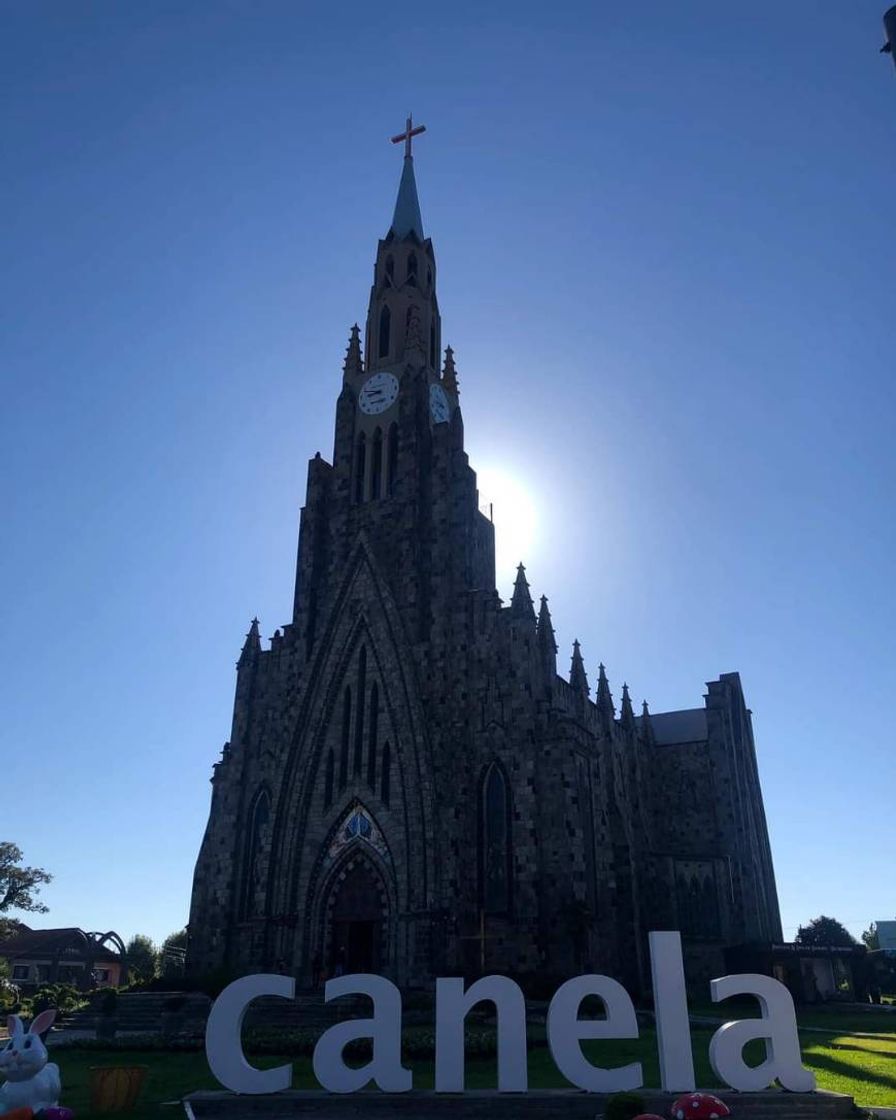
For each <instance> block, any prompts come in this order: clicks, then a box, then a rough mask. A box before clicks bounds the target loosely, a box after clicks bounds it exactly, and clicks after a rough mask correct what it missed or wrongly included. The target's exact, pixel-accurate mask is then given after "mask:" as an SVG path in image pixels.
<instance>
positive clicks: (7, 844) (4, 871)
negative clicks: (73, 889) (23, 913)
mask: <svg viewBox="0 0 896 1120" xmlns="http://www.w3.org/2000/svg"><path fill="white" fill-rule="evenodd" d="M21 863H22V849H21V848H19V847H17V846H16V845H15V844H13V843H12V842H11V841H9V840H0V914H5V913H6V912H7V910H30V911H31V912H32V913H35V914H46V912H47V907H46V906H44V904H43V903H42V902H41V901H40V900H39V899H38V897H37V894H38V891H39V890H40V887H41V884H43V883H49V882H51V880H52V878H53V876H52V875H50V874H48V872H46V871H44V869H43V868H42V867H22V866H21Z"/></svg>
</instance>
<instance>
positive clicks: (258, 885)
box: [242, 790, 271, 918]
mask: <svg viewBox="0 0 896 1120" xmlns="http://www.w3.org/2000/svg"><path fill="white" fill-rule="evenodd" d="M270 816H271V799H270V797H269V796H268V793H267V790H262V791H261V792H260V793H259V794H258V795H257V796H256V798H255V803H254V804H253V806H252V812H251V814H250V817H249V836H248V841H247V844H246V855H245V865H244V867H243V892H242V893H243V899H242V902H243V904H242V911H243V916H244V917H246V918H251V917H252V916H253V915H255V914H259V913H261V910H262V908H263V898H264V883H263V869H262V855H263V851H264V847H265V844H266V842H267V830H268V821H269V820H270Z"/></svg>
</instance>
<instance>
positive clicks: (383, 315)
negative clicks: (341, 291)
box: [364, 117, 442, 381]
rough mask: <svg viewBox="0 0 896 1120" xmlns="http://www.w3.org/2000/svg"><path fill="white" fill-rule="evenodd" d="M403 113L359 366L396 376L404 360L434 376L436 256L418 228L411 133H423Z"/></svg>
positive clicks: (436, 361) (437, 338) (438, 341)
mask: <svg viewBox="0 0 896 1120" xmlns="http://www.w3.org/2000/svg"><path fill="white" fill-rule="evenodd" d="M423 131H424V129H423V125H418V126H416V127H415V126H414V124H413V121H412V120H411V118H410V117H408V121H407V126H406V127H405V130H404V132H401V133H399V134H398V136H393V137H392V142H393V144H398V143H401V142H404V145H405V154H404V166H403V168H402V172H401V182H400V183H399V185H398V197H397V198H396V200H395V212H394V214H393V216H392V225H391V226H390V228H389V232H388V233H387V234H386V236H385V237H384V238H383V239H382V240H381V241H380V243H379V245H378V246H377V254H376V264H375V266H374V272H373V286H372V287H371V291H370V303H369V305H368V309H367V327H366V329H365V332H364V365H365V371H366V373H368V374H373V373H376V372H378V371H379V370H386V371H388V372H389V373H391V374H393V375H397V371H400V369H401V368H402V366H403V364H404V362H405V360H406V359H407V360H408V361H409V362H410V364H412V365H414V366H416V367H417V368H418V369H419V368H421V367H422V368H423V369H425V370H426V372H427V375H428V377H429V378H430V381H432V380H433V379H438V377H439V356H440V354H441V352H442V340H441V332H442V325H441V320H440V318H439V304H438V300H437V299H436V260H435V253H434V252H433V247H432V242H431V241H430V240H429V238H427V237H425V235H424V233H423V220H422V218H421V217H420V201H419V199H418V198H417V183H416V181H415V179H414V160H413V156H412V155H411V138H412V137H413V136H417V135H419V134H420V133H421V132H423Z"/></svg>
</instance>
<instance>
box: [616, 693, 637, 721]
mask: <svg viewBox="0 0 896 1120" xmlns="http://www.w3.org/2000/svg"><path fill="white" fill-rule="evenodd" d="M619 719H620V722H621V723H622V726H623V727H625V728H626V729H627V730H629V731H633V730H634V728H635V710H634V708H633V707H632V698H631V696H629V694H628V685H627V684H623V686H622V707H621V710H620V714H619Z"/></svg>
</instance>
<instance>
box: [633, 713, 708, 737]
mask: <svg viewBox="0 0 896 1120" xmlns="http://www.w3.org/2000/svg"><path fill="white" fill-rule="evenodd" d="M642 718H643V717H641V716H638V718H637V720H636V722H637V723H638V724H640V723H641V719H642ZM650 722H651V724H652V725H653V734H654V738H655V739H656V741H657V743H658V744H659V745H660V746H665V745H668V744H671V743H705V742H706V740H707V738H708V736H709V732H708V731H707V728H706V709H705V708H683V709H682V710H681V711H680V712H657V713H656V714H655V715H654V713H653V712H651V714H650Z"/></svg>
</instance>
